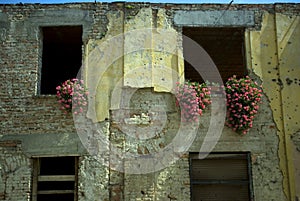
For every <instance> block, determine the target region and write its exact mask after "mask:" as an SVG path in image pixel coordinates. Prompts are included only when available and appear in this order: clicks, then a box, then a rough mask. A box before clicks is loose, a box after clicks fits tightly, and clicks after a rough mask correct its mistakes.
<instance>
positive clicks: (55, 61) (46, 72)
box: [40, 26, 82, 94]
mask: <svg viewBox="0 0 300 201" xmlns="http://www.w3.org/2000/svg"><path fill="white" fill-rule="evenodd" d="M42 33H43V53H42V55H43V56H42V70H41V86H40V93H41V94H55V93H56V90H55V88H56V86H58V85H59V84H61V83H62V82H64V81H65V80H67V79H71V78H75V77H76V76H77V73H78V71H79V69H80V67H81V62H82V26H57V27H43V28H42Z"/></svg>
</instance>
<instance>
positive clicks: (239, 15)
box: [174, 10, 255, 27]
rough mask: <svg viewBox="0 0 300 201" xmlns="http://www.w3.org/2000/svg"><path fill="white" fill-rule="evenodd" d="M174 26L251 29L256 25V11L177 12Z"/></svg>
mask: <svg viewBox="0 0 300 201" xmlns="http://www.w3.org/2000/svg"><path fill="white" fill-rule="evenodd" d="M174 24H175V25H179V26H191V27H194V26H204V27H208V26H210V27H211V26H214V27H217V26H219V27H220V26H222V27H223V26H231V27H232V26H234V27H251V26H254V25H255V20H254V11H245V10H229V11H226V10H218V11H183V10H181V11H176V12H175V15H174Z"/></svg>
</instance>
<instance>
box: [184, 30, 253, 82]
mask: <svg viewBox="0 0 300 201" xmlns="http://www.w3.org/2000/svg"><path fill="white" fill-rule="evenodd" d="M183 34H184V35H185V36H187V37H189V38H190V39H192V40H193V41H195V42H197V43H198V44H199V45H200V46H201V47H203V48H204V50H205V51H206V52H207V53H208V54H209V56H210V57H211V58H212V60H213V62H214V63H215V65H216V66H217V68H218V70H219V72H220V75H221V77H222V80H223V82H226V81H227V79H228V78H229V77H231V76H232V75H237V76H238V77H243V76H245V75H246V74H247V70H246V64H245V52H244V43H245V41H244V28H207V27H184V28H183ZM183 46H184V47H185V46H186V45H185V44H183ZM186 48H188V47H186ZM183 54H184V57H185V54H187V53H186V51H185V48H184V49H183ZM195 56H197V53H195ZM184 65H185V70H184V71H185V78H186V79H187V80H191V81H198V82H203V79H202V77H201V76H200V75H199V73H198V72H197V71H196V70H195V69H194V67H193V66H192V65H191V64H189V63H188V61H185V63H184ZM205 71H207V72H209V71H210V69H205Z"/></svg>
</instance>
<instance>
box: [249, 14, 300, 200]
mask: <svg viewBox="0 0 300 201" xmlns="http://www.w3.org/2000/svg"><path fill="white" fill-rule="evenodd" d="M299 39H300V17H299V16H288V15H284V14H280V13H275V14H270V13H267V12H266V13H264V15H263V21H262V28H261V30H260V31H247V32H246V44H248V46H247V54H248V61H249V62H248V65H249V67H250V68H252V69H253V72H254V73H255V74H256V75H257V76H259V77H260V79H261V80H262V82H263V89H264V92H265V93H266V95H267V96H268V98H269V101H270V106H271V108H272V112H273V119H274V121H275V123H276V125H277V133H278V137H279V139H280V142H279V150H278V155H279V158H280V167H281V170H282V173H283V175H284V188H285V189H284V191H285V193H286V195H287V197H288V199H289V200H293V199H294V198H295V196H298V197H299V187H300V185H299V180H296V179H295V177H296V176H295V174H296V172H295V171H294V170H295V166H296V165H297V166H299V165H300V164H296V163H294V161H295V160H294V159H293V158H294V157H296V156H295V155H293V154H295V153H296V152H295V151H294V148H293V146H292V141H291V136H292V135H293V134H295V133H296V132H297V131H299V129H300V126H299V125H300V113H299V109H298V104H299V100H300V93H299V92H300V90H299V89H300V86H299V81H298V80H299V78H300V57H299V54H300V40H299Z"/></svg>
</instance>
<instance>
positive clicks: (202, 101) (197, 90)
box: [175, 82, 211, 122]
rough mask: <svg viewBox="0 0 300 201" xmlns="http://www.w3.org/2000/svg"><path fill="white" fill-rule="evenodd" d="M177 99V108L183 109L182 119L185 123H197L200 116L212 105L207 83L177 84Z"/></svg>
mask: <svg viewBox="0 0 300 201" xmlns="http://www.w3.org/2000/svg"><path fill="white" fill-rule="evenodd" d="M175 97H176V106H179V107H180V108H181V117H182V120H183V121H184V122H197V121H198V117H199V115H202V112H203V110H204V109H205V108H207V106H208V105H209V104H211V100H210V91H209V90H208V88H207V86H206V84H205V83H203V84H199V83H197V82H185V83H184V84H179V83H177V87H176V89H175Z"/></svg>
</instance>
